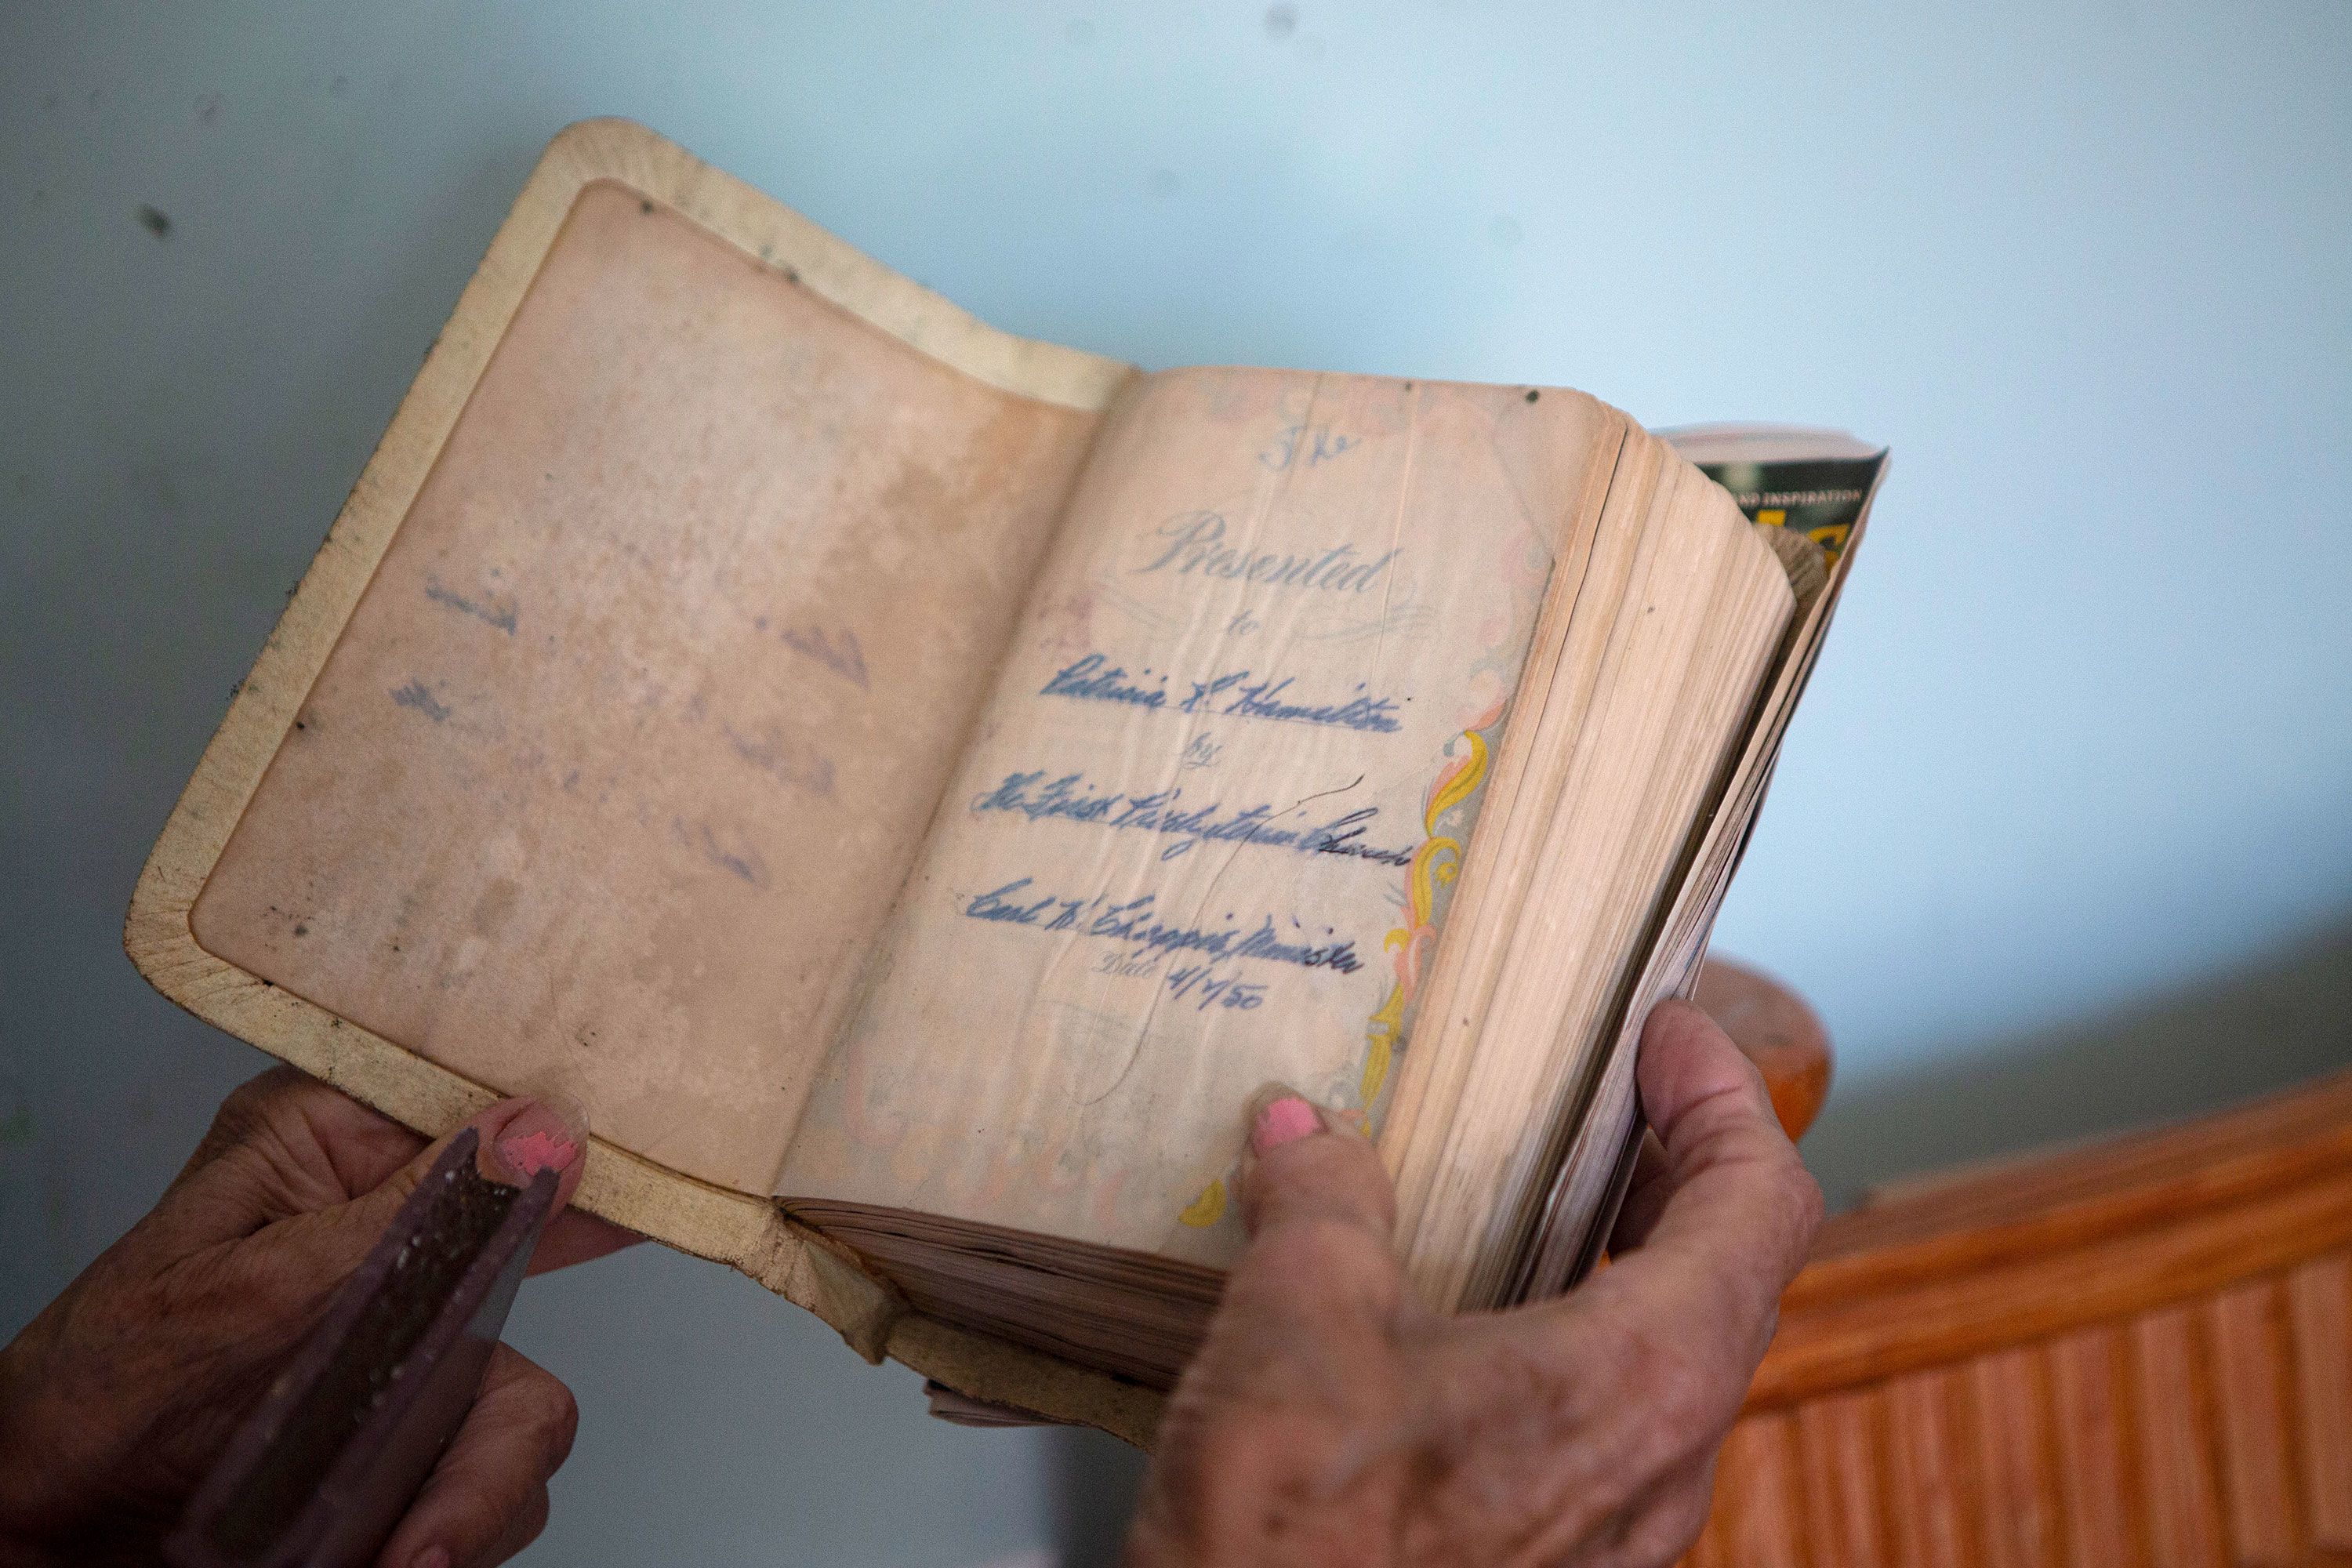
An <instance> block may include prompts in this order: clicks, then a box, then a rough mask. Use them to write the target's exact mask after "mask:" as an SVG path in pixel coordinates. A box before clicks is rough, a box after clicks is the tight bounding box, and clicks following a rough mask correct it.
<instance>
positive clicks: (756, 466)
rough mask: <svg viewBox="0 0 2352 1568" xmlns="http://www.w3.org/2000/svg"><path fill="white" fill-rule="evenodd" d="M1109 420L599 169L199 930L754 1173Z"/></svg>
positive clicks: (522, 1084) (415, 1031) (739, 1178)
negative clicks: (805, 283) (859, 310)
mask: <svg viewBox="0 0 2352 1568" xmlns="http://www.w3.org/2000/svg"><path fill="white" fill-rule="evenodd" d="M1099 417H1100V416H1099V415H1097V414H1094V413H1088V412H1084V411H1081V410H1078V409H1075V408H1070V407H1066V406H1061V405H1056V404H1053V403H1047V402H1042V401H1037V400H1034V399H1031V398H1025V397H1021V396H1017V395H1013V394H1012V393H1009V392H1005V391H1002V390H999V389H998V388H996V387H994V386H991V385H989V384H985V383H983V382H982V381H980V380H977V379H974V378H973V377H971V376H968V375H965V374H960V373H958V372H957V371H954V370H951V369H950V368H949V367H948V366H947V365H945V364H943V363H940V362H939V361H938V360H936V359H933V358H930V357H929V356H927V355H926V354H924V353H919V352H918V351H917V350H916V349H914V348H913V347H910V346H909V345H908V343H907V342H902V341H900V339H898V338H897V337H894V336H892V335H890V334H889V333H887V332H885V331H880V330H878V329H877V328H876V327H875V326H873V325H871V324H869V323H868V322H867V321H864V320H861V319H860V318H858V317H856V316H854V315H852V314H850V313H849V312H847V311H846V310H841V309H839V308H836V307H835V306H834V305H832V304H830V303H828V302H827V301H825V300H823V299H821V298H819V297H817V296H816V295H815V294H814V293H812V292H811V291H810V290H809V289H805V288H803V287H801V286H800V285H799V284H798V283H797V282H796V281H795V280H794V279H793V278H791V277H789V276H787V275H786V274H785V273H784V272H783V271H782V270H780V269H778V268H770V267H764V266H762V265H761V263H760V262H759V260H758V258H755V257H752V256H750V255H747V254H745V253H744V252H742V251H740V250H738V249H735V248H733V247H730V246H729V245H727V244H725V243H722V242H721V241H719V239H717V238H716V237H713V236H711V235H710V234H709V233H708V232H706V231H704V230H702V229H700V228H698V227H697V226H695V225H693V224H692V223H690V222H688V220H687V219H685V218H683V217H681V216H678V215H677V214H676V213H674V212H672V211H670V210H669V209H668V208H667V207H664V206H662V205H660V204H658V203H656V202H654V201H652V200H649V199H646V198H644V197H642V196H641V195H639V194H638V193H637V192H635V191H633V190H629V189H625V188H624V187H622V186H620V185H617V184H594V185H591V186H590V187H589V188H588V189H587V190H586V192H585V193H584V194H583V195H582V196H581V197H580V199H579V201H578V203H577V205H576V206H575V207H574V208H573V210H572V215H571V216H570V218H569V219H568V221H567V223H566V225H565V226H564V228H563V230H562V235H561V236H560V237H559V238H558V239H557V240H556V241H555V244H554V246H553V247H552V249H551V251H550V252H549V253H548V256H547V258H546V260H545V262H544V264H543V266H542V267H541V271H540V273H539V276H538V277H537V279H536V280H535V281H534V282H533V283H532V285H531V287H530V291H529V293H528V294H527V295H526V296H525V298H524V300H523V302H522V304H521V306H520V309H519V310H518V311H517V313H516V315H515V317H514V319H513V321H512V323H511V325H510V326H509V329H508V331H507V333H506V335H505V337H504V338H503V339H502V341H501V342H500V343H499V348H498V349H497V351H496V353H495V355H494V356H493V358H492V359H491V361H490V363H489V366H488V369H487V371H486V372H485V373H484V374H483V377H482V380H481V382H480V383H479V384H478V387H477V388H476V391H475V394H474V395H473V398H472V400H471V401H470V403H469V404H468V405H467V408H466V410H465V413H464V414H463V416H461V417H460V418H459V420H458V422H457V426H456V427H455V428H454V429H453V430H452V431H451V433H450V435H449V437H448V438H447V441H446V446H445V447H444V448H443V450H442V453H441V456H440V458H439V459H438V461H437V463H436V466H435V468H434V469H433V472H432V474H431V477H430V478H429V479H427V480H426V481H425V487H424V489H423V490H422V491H421V492H420V493H419V495H418V497H417V499H416V500H415V505H414V507H413V508H412V510H410V512H409V513H408V515H407V516H406V517H405V518H404V520H403V521H402V522H401V524H400V527H399V530H398V531H397V532H396V534H394V538H393V542H392V543H391V545H390V548H389V550H388V552H386V554H385V555H384V557H383V561H382V563H381V564H380V566H379V567H378V569H377V571H376V574H375V575H374V578H373V581H372V583H371V584H370V586H369V588H368V590H367V592H366V595H365V596H364V597H363V598H362V600H361V602H360V604H359V606H358V608H357V610H356V611H355V612H354V613H353V615H352V619H351V621H350V623H349V625H348V626H346V628H345V629H344V631H343V634H342V636H341V638H340V640H339V641H338V642H337V643H336V645H335V647H334V650H333V652H332V654H331V656H330V657H329V658H328V660H327V663H326V665H325V668H324V669H323V670H322V672H321V673H320V676H319V678H318V679H317V681H316V683H315V685H314V686H313V687H312V689H311V690H310V694H309V696H308V698H307V700H305V701H304V702H303V704H302V707H301V709H300V712H299V719H298V720H297V721H296V724H295V727H294V729H293V730H292V731H290V732H289V734H288V736H287V738H286V741H285V742H284V744H283V746H282V747H281V748H280V750H279V752H278V755H277V757H276V759H275V761H274V762H273V763H271V764H270V767H269V771H268V774H267V776H266V777H265V778H264V780H263V782H262V783H261V784H260V786H259V789H258V791H257V793H256V795H254V797H253V800H252V802H251V805H249V807H248V808H247V812H246V814H245V816H244V817H243V818H242V820H241V821H240V823H239V825H238V826H237V828H236V834H235V836H234V837H232V839H231V840H230V842H229V844H228V847H227V848H226V851H225V852H224V853H223V855H222V857H221V858H220V861H219V863H218V865H217V867H216V868H215V870H214V872H213V874H212V876H211V878H210V879H209V880H208V881H207V883H206V885H205V889H204V890H203V893H202V895H201V896H200V898H199V900H198V901H197V903H196V905H195V908H194V921H193V923H194V931H195V934H196V937H197V940H198V941H199V942H201V943H202V944H203V945H204V947H205V949H206V950H207V951H209V952H213V953H215V954H216V955H218V956H220V957H222V958H225V959H226V960H228V961H229V962H230V963H235V964H236V965H238V966H240V967H241V968H244V969H246V970H247V971H249V972H251V973H255V974H257V975H259V976H261V977H262V978H264V979H266V980H268V981H271V982H274V983H275V984H278V985H279V986H281V987H284V988H285V989H287V990H289V991H292V992H294V993H297V994H300V995H302V996H304V997H307V998H309V999H310V1001H312V1002H315V1003H317V1004H319V1005H321V1006H324V1007H326V1008H328V1009H330V1010H331V1011H332V1012H334V1013H335V1014H337V1015H338V1016H341V1017H342V1018H346V1019H350V1020H352V1021H353V1022H355V1023H358V1024H360V1025H362V1026H365V1027H367V1028H368V1029H371V1030H373V1031H374V1032H375V1033H377V1034H379V1035H382V1036H383V1037H386V1038H388V1039H390V1040H392V1041H393V1042H394V1043H395V1044H397V1045H400V1046H404V1047H407V1048H409V1049H411V1050H413V1051H415V1052H417V1053H419V1054H420V1055H423V1056H425V1057H426V1058H430V1059H431V1060H433V1061H435V1062H437V1063H439V1064H441V1065H443V1066H445V1067H446V1068H451V1069H453V1070H455V1071H457V1072H459V1073H462V1074H464V1075H465V1076H467V1078H470V1079H474V1080H476V1081H478V1082H480V1083H483V1084H486V1085H488V1086H490V1087H492V1088H494V1089H501V1090H508V1091H514V1090H520V1089H531V1088H538V1087H543V1086H548V1085H561V1086H565V1087H568V1088H569V1089H571V1090H572V1092H574V1093H577V1094H579V1095H580V1096H581V1097H582V1098H583V1099H584V1100H585V1101H586V1102H587V1108H588V1110H589V1113H590V1118H591V1121H592V1122H593V1126H594V1127H595V1129H596V1131H598V1132H599V1133H601V1134H603V1135H604V1137H606V1138H608V1139H611V1140H612V1141H614V1142H618V1143H620V1144H622V1145H624V1146H625V1147H627V1148H629V1149H632V1150H635V1152H639V1153H642V1154H645V1155H646V1156H648V1157H650V1158H652V1159H654V1160H656V1161H658V1162H660V1163H664V1164H666V1165H668V1166H670V1167H672V1168H674V1169H676V1170H679V1171H683V1172H686V1173H689V1174H692V1175H696V1176H700V1177H703V1178H705V1179H707V1180H709V1181H713V1182H717V1183H720V1184H726V1185H730V1186H734V1187H737V1188H740V1189H741V1190H743V1191H746V1192H751V1193H758V1194H766V1193H767V1192H769V1191H770V1190H772V1186H773V1184H774V1182H775V1178H776V1173H777V1169H778V1163H779V1161H780V1160H781V1157H782V1150H783V1146H784V1142H785V1140H786V1138H787V1136H788V1134H789V1133H790V1131H791V1129H792V1126H793V1121H794V1118H795V1116H796V1115H797V1113H798V1110H799V1103H800V1098H801V1095H802V1093H803V1090H804V1089H805V1088H806V1085H807V1083H808V1080H809V1078H810V1076H811V1074H812V1072H813V1070H814V1064H815V1062H816V1061H817V1059H818V1058H820V1057H821V1056H822V1054H823V1052H824V1048H825V1045H826V1043H827V1041H828V1040H829V1039H830V1037H832V1035H833V1033H834V1032H835V1028H836V1026H837V1025H838V1023H839V1021H840V1019H841V1018H842V1017H843V1016H845V1011H846V1009H847V1007H848V1005H849V1004H850V1002H851V1001H852V1000H853V996H852V991H853V982H854V979H855V976H856V974H857V973H858V972H859V971H860V969H861V967H862V965H863V963H864V961H865V959H866V954H867V952H868V949H869V947H870V946H871V944H872V942H873V941H874V939H875V937H876V935H877V932H878V931H879V930H880V928H881V926H882V922H883V921H884V919H885V917H886V915H887V910H888V909H889V907H890V902H891V900H892V898H893V897H894V896H895V894H896V892H897V890H898V884H899V882H900V881H901V879H903V877H904V874H905V872H906V870H907V868H908V866H909V865H910V864H911V863H912V859H913V856H914V851H915V847H916V845H917V844H918V842H919V839H920V837H921V833H922V830H923V827H924V826H925V824H926V822H927V821H928V820H929V817H930V816H931V814H932V812H933V810H934V808H935V806H936V805H937V804H938V802H939V800H940V790H941V787H942V785H943V784H944V781H945V779H946V777H947V773H948V771H949V769H950V766H951V765H952V762H953V759H954V757H955V756H956V755H957V753H958V751H959V749H960V747H961V743H962V741H963V738H964V735H965V733H966V731H968V730H969V728H970V725H971V718H972V716H973V715H974V713H975V712H976V711H977V710H978V707H979V704H980V703H981V701H982V699H983V698H984V697H985V695H986V693H987V690H988V680H989V677H990V675H991V673H992V670H993V668H994V667H995V664H996V661H997V659H998V657H999V655H1000V654H1001V652H1002V650H1003V647H1005V644H1006V638H1007V637H1008V636H1009V635H1010V632H1011V628H1012V626H1013V619H1014V616H1015V615H1016V614H1017V612H1018V608H1019V605H1020V604H1021V603H1022V601H1023V600H1024V596H1025V595H1026V593H1027V589H1028V586H1029V584H1030V581H1031V578H1032V576H1033V574H1034V570H1035V568H1036V565H1037V563H1038V562H1039V560H1040V558H1041V552H1042V551H1043V549H1044V547H1045V541H1046V538H1047V536H1048V535H1049V533H1050V532H1051V531H1052V529H1053V526H1054V523H1055V519H1056V518H1057V516H1058V515H1059V513H1060V510H1061V508H1062V504H1063V502H1064V500H1065V499H1066V496H1067V494H1068V492H1069V489H1070V486H1071V484H1072V483H1073V481H1074V479H1075V478H1076V473H1077V470H1078V468H1079V465H1080V462H1081V460H1082V458H1083V457H1084V454H1085V452H1086V449H1087V443H1088V441H1089V439H1090V437H1091V435H1092V433H1093V430H1094V428H1095V426H1096V425H1097V422H1098V420H1099ZM328 548H329V549H330V550H332V549H335V548H338V546H337V544H335V543H334V542H330V544H329V545H328Z"/></svg>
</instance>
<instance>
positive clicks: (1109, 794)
mask: <svg viewBox="0 0 2352 1568" xmlns="http://www.w3.org/2000/svg"><path fill="white" fill-rule="evenodd" d="M1362 782H1363V781H1362V780H1361V779H1358V780H1357V781H1356V783H1357V784H1361V783H1362ZM1348 787H1349V788H1350V789H1353V788H1354V787H1355V785H1354V784H1350V785H1349V786H1348ZM1334 793H1338V792H1334ZM1183 795H1184V792H1183V791H1182V790H1181V789H1166V790H1160V791H1157V792H1155V793H1153V794H1150V795H1128V794H1125V793H1123V792H1120V791H1118V790H1099V789H1097V788H1095V787H1093V786H1092V785H1090V784H1087V777H1086V775H1085V774H1084V773H1065V774H1063V775H1062V776H1061V777H1060V778H1057V779H1053V780H1047V779H1046V778H1045V770H1044V769H1042V768H1040V769H1038V770H1036V771H1035V772H1034V773H1007V774H1005V775H1004V782H1003V784H998V785H997V786H996V787H995V788H994V789H992V790H990V791H988V792H987V793H986V794H984V795H974V796H973V797H972V800H971V810H972V814H973V815H974V816H984V815H986V814H988V813H990V812H995V811H1005V812H1013V813H1017V814H1018V815H1020V816H1025V817H1027V818H1028V819H1029V820H1030V821H1032V822H1040V821H1044V820H1045V819H1047V818H1049V817H1058V818H1060V819H1062V820H1065V821H1068V822H1083V823H1087V824H1090V825H1093V826H1099V827H1105V828H1108V829H1111V830H1112V831H1114V832H1142V833H1158V834H1163V835H1166V836H1167V837H1169V838H1171V840H1173V842H1171V844H1170V845H1169V846H1168V847H1166V848H1165V849H1162V850H1161V851H1160V858H1161V859H1162V860H1173V859H1174V858H1176V857H1178V856H1179V855H1181V854H1183V853H1184V852H1185V851H1186V850H1188V849H1190V848H1192V847H1193V846H1194V845H1196V844H1227V843H1242V844H1255V845H1260V846H1263V847H1266V848H1269V849H1289V850H1293V851H1296V852H1297V853H1299V854H1302V855H1349V856H1354V857H1356V858H1359V859H1363V860H1372V861H1377V862H1378V863H1380V864H1381V865H1383V866H1399V867H1402V866H1410V865H1412V850H1410V849H1385V848H1381V847H1379V846H1378V845H1372V844H1367V843H1365V842H1364V841H1363V838H1364V834H1365V831H1366V830H1367V829H1368V828H1369V827H1370V826H1371V822H1372V819H1373V818H1374V817H1376V816H1379V815H1380V814H1381V808H1380V807H1378V806H1376V805H1367V806H1360V807H1359V808H1357V809H1356V810H1354V811H1351V812H1349V813H1347V814H1346V815H1345V816H1335V817H1333V818H1332V819H1331V820H1330V821H1328V822H1324V823H1317V824H1314V825H1312V826H1287V827H1286V826H1277V825H1276V824H1277V819H1278V818H1280V817H1283V816H1285V815H1287V816H1289V817H1303V816H1306V815H1307V813H1306V812H1305V811H1304V810H1302V809H1298V808H1296V807H1294V808H1293V809H1292V810H1291V811H1290V812H1289V813H1287V814H1284V813H1282V812H1280V811H1278V810H1277V809H1276V807H1275V806H1273V805H1253V806H1248V807H1245V808H1244V809H1242V810H1239V811H1232V812H1228V811H1226V810H1225V808H1224V806H1223V804H1222V803H1220V802H1217V801H1212V802H1210V803H1209V804H1208V805H1199V806H1190V807H1186V806H1181V805H1179V804H1178V803H1179V802H1180V801H1181V800H1182V798H1183Z"/></svg>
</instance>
